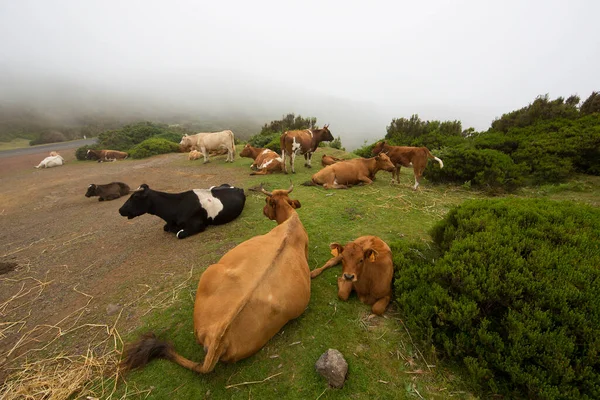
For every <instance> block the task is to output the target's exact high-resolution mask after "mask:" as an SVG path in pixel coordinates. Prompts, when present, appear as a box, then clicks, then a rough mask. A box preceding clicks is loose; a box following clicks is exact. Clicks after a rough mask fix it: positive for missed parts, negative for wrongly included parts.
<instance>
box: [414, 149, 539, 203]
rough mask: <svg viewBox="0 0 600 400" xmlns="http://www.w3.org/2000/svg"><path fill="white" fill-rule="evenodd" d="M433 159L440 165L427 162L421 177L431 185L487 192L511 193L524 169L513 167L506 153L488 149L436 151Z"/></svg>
mask: <svg viewBox="0 0 600 400" xmlns="http://www.w3.org/2000/svg"><path fill="white" fill-rule="evenodd" d="M436 156H438V157H439V158H441V159H442V161H443V162H444V168H440V167H439V164H438V163H436V162H429V163H427V168H426V169H425V173H424V174H423V175H424V176H425V177H426V178H427V179H428V180H430V181H432V182H453V183H458V184H461V185H462V184H465V183H466V184H467V185H470V186H475V187H478V188H480V189H484V190H488V191H491V192H503V191H508V192H510V191H512V190H514V189H516V188H517V187H519V186H521V185H523V184H524V179H523V176H524V174H525V173H526V172H527V167H526V166H524V165H517V164H515V163H514V162H513V160H512V159H511V158H510V157H509V156H508V155H506V154H504V153H501V152H499V151H496V150H491V149H483V150H481V149H476V148H472V147H469V146H461V147H456V148H447V149H443V150H438V151H437V152H436Z"/></svg>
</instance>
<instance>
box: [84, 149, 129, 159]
mask: <svg viewBox="0 0 600 400" xmlns="http://www.w3.org/2000/svg"><path fill="white" fill-rule="evenodd" d="M128 156H129V154H127V153H125V152H124V151H117V150H93V149H89V150H88V151H87V153H86V155H85V158H87V159H88V160H98V162H103V161H117V160H124V159H126V158H127V157H128Z"/></svg>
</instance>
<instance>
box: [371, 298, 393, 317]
mask: <svg viewBox="0 0 600 400" xmlns="http://www.w3.org/2000/svg"><path fill="white" fill-rule="evenodd" d="M390 300H391V299H390V296H385V297H382V298H381V299H379V300H377V301H376V302H375V304H373V306H372V307H371V312H372V313H373V314H377V315H381V314H383V313H384V312H385V309H386V308H387V306H388V304H390Z"/></svg>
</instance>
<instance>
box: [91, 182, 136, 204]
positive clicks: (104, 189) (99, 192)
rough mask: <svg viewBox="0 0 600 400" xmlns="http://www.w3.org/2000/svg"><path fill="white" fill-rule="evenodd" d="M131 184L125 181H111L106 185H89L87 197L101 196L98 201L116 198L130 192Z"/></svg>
mask: <svg viewBox="0 0 600 400" xmlns="http://www.w3.org/2000/svg"><path fill="white" fill-rule="evenodd" d="M129 191H130V189H129V186H128V185H127V184H125V183H123V182H111V183H107V184H106V185H94V184H93V183H92V184H91V185H90V186H88V190H87V192H86V193H85V197H92V196H99V198H98V201H104V200H114V199H118V198H119V197H121V196H125V195H127V194H129Z"/></svg>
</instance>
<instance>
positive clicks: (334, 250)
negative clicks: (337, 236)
mask: <svg viewBox="0 0 600 400" xmlns="http://www.w3.org/2000/svg"><path fill="white" fill-rule="evenodd" d="M329 248H330V249H331V255H332V256H334V257H337V256H339V255H340V254H342V252H343V251H344V248H343V247H342V245H341V244H339V243H331V244H330V245H329Z"/></svg>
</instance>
